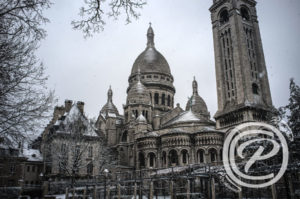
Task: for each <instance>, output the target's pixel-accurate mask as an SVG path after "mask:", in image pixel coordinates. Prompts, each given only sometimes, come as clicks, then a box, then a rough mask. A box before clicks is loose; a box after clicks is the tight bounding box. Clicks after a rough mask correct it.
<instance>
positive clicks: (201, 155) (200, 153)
mask: <svg viewBox="0 0 300 199" xmlns="http://www.w3.org/2000/svg"><path fill="white" fill-rule="evenodd" d="M197 158H198V162H199V163H204V150H202V149H200V150H198V152H197Z"/></svg>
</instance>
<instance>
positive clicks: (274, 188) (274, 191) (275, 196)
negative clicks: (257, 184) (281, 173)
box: [271, 184, 277, 199]
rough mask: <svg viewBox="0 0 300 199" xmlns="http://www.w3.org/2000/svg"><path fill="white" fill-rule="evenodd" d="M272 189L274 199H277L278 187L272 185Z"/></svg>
mask: <svg viewBox="0 0 300 199" xmlns="http://www.w3.org/2000/svg"><path fill="white" fill-rule="evenodd" d="M271 189H272V199H277V191H276V185H275V184H272V186H271Z"/></svg>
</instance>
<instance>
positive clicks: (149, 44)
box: [147, 22, 154, 48]
mask: <svg viewBox="0 0 300 199" xmlns="http://www.w3.org/2000/svg"><path fill="white" fill-rule="evenodd" d="M147 40H148V41H147V47H148V48H151V47H154V32H153V29H152V27H151V22H150V23H149V28H148V31H147Z"/></svg>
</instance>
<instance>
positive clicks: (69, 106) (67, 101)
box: [65, 99, 73, 112]
mask: <svg viewBox="0 0 300 199" xmlns="http://www.w3.org/2000/svg"><path fill="white" fill-rule="evenodd" d="M72 103H73V102H72V100H68V99H66V100H65V110H66V112H69V111H70V109H71V107H72Z"/></svg>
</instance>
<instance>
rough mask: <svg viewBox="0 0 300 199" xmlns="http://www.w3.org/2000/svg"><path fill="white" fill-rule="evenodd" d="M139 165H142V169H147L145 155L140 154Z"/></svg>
mask: <svg viewBox="0 0 300 199" xmlns="http://www.w3.org/2000/svg"><path fill="white" fill-rule="evenodd" d="M139 163H140V168H143V167H145V157H144V154H143V153H139Z"/></svg>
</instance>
